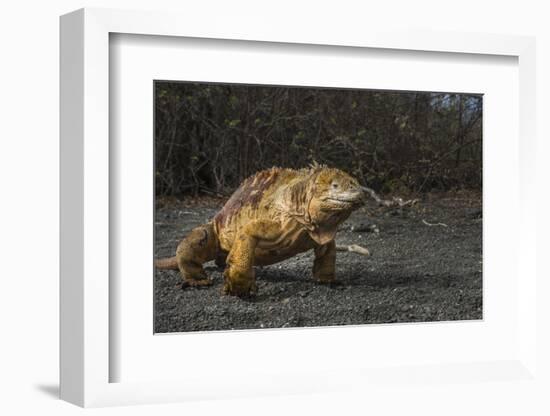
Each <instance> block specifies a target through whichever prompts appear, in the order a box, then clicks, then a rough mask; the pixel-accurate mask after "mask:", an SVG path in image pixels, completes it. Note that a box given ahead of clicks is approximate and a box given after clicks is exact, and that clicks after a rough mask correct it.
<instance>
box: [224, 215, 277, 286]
mask: <svg viewBox="0 0 550 416" xmlns="http://www.w3.org/2000/svg"><path fill="white" fill-rule="evenodd" d="M279 233H280V226H279V224H278V223H276V222H272V221H260V220H257V221H251V222H249V223H248V224H247V225H246V226H244V227H243V228H242V230H241V231H240V232H239V233H238V234H237V236H236V237H235V241H234V242H233V246H232V247H231V251H230V252H229V255H228V256H227V259H226V262H227V268H226V269H225V272H224V274H223V275H224V281H225V282H224V286H223V293H224V294H227V295H236V296H248V295H255V294H256V292H257V287H256V276H255V274H254V252H255V250H256V246H257V245H258V243H259V242H261V241H262V240H267V241H270V240H274V239H276V238H277V237H278V236H279Z"/></svg>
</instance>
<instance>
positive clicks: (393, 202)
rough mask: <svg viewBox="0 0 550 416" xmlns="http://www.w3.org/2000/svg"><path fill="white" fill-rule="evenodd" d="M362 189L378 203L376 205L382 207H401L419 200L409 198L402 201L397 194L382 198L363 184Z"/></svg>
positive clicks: (411, 204)
mask: <svg viewBox="0 0 550 416" xmlns="http://www.w3.org/2000/svg"><path fill="white" fill-rule="evenodd" d="M363 189H364V190H365V192H367V193H368V194H369V195H370V196H371V197H372V198H373V199H374V200H375V201H376V202H377V203H378V205H380V206H383V207H388V208H389V207H394V206H398V207H400V208H402V207H406V206H413V205H414V204H416V203H417V202H418V201H419V200H418V199H409V200H407V201H404V200H403V198H400V197H398V196H394V197H393V198H392V199H382V198H380V197H379V196H378V194H377V193H376V192H374V190H373V189H371V188H368V187H366V186H363Z"/></svg>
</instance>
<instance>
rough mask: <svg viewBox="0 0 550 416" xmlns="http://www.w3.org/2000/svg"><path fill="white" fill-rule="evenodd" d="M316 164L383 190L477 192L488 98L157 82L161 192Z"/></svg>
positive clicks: (225, 184)
mask: <svg viewBox="0 0 550 416" xmlns="http://www.w3.org/2000/svg"><path fill="white" fill-rule="evenodd" d="M313 162H318V163H324V164H327V165H329V166H333V167H338V168H341V169H343V170H345V171H347V172H349V173H351V174H353V175H355V176H356V177H357V178H358V179H359V180H360V181H361V182H362V183H364V184H368V185H369V186H370V187H372V188H373V189H375V190H376V191H378V192H382V193H391V192H401V193H403V192H414V193H423V192H431V191H449V190H456V189H471V190H481V184H482V97H481V96H480V95H472V94H451V93H429V92H396V91H381V90H348V89H332V88H330V89H322V88H302V87H280V86H248V85H241V84H207V83H186V82H164V81H156V82H155V171H156V172H155V175H156V176H155V188H156V194H157V196H176V197H182V196H185V195H193V196H197V195H200V194H210V195H222V196H226V195H228V194H230V193H231V192H232V191H233V190H234V189H235V188H236V187H237V186H238V185H239V183H240V182H241V181H242V180H243V179H244V178H246V177H248V176H249V175H251V174H253V173H255V172H257V171H259V170H261V169H265V168H269V167H271V166H281V167H291V168H301V167H304V166H308V165H309V164H311V163H313Z"/></svg>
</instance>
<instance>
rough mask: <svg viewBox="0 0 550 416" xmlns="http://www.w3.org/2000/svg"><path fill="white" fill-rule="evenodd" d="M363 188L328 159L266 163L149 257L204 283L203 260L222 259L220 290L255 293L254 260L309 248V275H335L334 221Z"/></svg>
mask: <svg viewBox="0 0 550 416" xmlns="http://www.w3.org/2000/svg"><path fill="white" fill-rule="evenodd" d="M365 195H366V194H365V190H364V188H363V187H361V186H360V185H359V183H358V182H357V180H356V179H355V178H353V177H351V176H350V175H348V174H347V173H345V172H343V171H341V170H338V169H333V168H328V167H326V166H320V165H316V166H312V167H310V168H304V169H299V170H295V169H282V168H271V169H268V170H263V171H260V172H258V173H256V174H255V175H253V176H251V177H249V178H248V179H246V180H244V181H243V182H242V183H241V185H240V186H239V188H238V189H237V190H236V191H235V192H234V193H233V195H232V196H231V197H230V198H229V200H228V201H227V202H226V204H225V205H224V206H223V208H222V209H221V210H220V211H219V212H218V213H217V214H216V215H215V216H214V218H213V219H212V220H211V221H210V222H208V223H206V224H204V225H200V226H198V227H196V228H194V229H193V230H192V231H191V232H190V233H189V235H187V237H185V238H184V239H183V240H182V241H181V242H180V244H179V245H178V247H177V249H176V255H175V256H174V257H171V258H167V259H160V260H157V261H156V262H155V264H156V267H157V268H159V269H175V270H176V269H179V271H180V273H181V276H182V278H183V281H184V284H185V285H188V286H205V285H210V284H211V283H212V280H211V279H209V278H208V277H207V275H206V273H205V271H204V269H203V267H202V265H203V264H204V263H206V262H208V261H211V260H215V261H216V263H217V264H218V265H219V266H225V271H224V285H223V293H224V294H229V295H237V296H247V295H254V294H256V292H257V286H256V278H255V275H254V266H255V265H269V264H274V263H278V262H280V261H282V260H285V259H288V258H290V257H292V256H295V255H296V254H298V253H302V252H305V251H307V250H311V249H313V251H314V253H315V260H314V263H313V278H314V279H315V280H317V281H318V282H321V283H330V282H333V281H334V279H335V261H336V244H335V241H334V237H335V234H336V230H337V227H338V225H339V224H341V223H342V222H343V221H345V220H346V219H347V218H348V217H349V215H350V214H351V212H352V211H353V210H355V209H357V208H359V207H360V206H361V205H362V204H363V203H364V199H365Z"/></svg>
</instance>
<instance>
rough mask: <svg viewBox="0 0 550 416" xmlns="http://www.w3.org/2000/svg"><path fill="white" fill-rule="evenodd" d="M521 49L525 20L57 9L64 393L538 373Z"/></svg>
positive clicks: (232, 391)
mask: <svg viewBox="0 0 550 416" xmlns="http://www.w3.org/2000/svg"><path fill="white" fill-rule="evenodd" d="M182 21H184V22H185V24H182ZM199 23H200V24H199ZM304 36H305V37H304ZM534 68H535V48H534V39H531V38H527V37H517V36H508V35H498V36H497V35H483V34H465V33H460V34H453V33H439V34H437V36H434V34H433V33H424V32H410V33H399V32H379V31H376V30H370V31H369V30H365V31H364V32H362V33H360V34H350V33H341V34H339V35H337V34H334V33H333V34H327V33H325V32H323V31H322V30H320V29H319V30H315V28H314V27H313V28H312V30H311V31H309V32H308V34H307V36H306V35H304V34H303V33H301V32H300V31H294V30H284V31H283V30H282V29H281V28H278V27H276V26H269V25H266V26H265V27H263V28H262V30H258V28H257V27H256V28H255V27H253V26H250V27H247V26H243V30H242V31H241V32H240V34H235V33H234V32H233V31H232V27H231V26H230V25H228V24H227V25H224V24H223V23H222V24H213V23H212V24H209V25H204V22H194V21H193V20H192V19H189V18H184V17H182V16H176V15H171V14H165V13H145V12H133V11H132V12H130V11H115V10H106V9H101V10H99V9H83V10H79V11H76V12H73V13H71V14H68V15H65V16H63V17H62V18H61V252H62V258H61V397H62V398H63V399H65V400H67V401H70V402H72V403H75V404H78V405H81V406H105V405H117V404H138V403H158V402H166V401H185V400H194V399H208V398H232V397H253V396H261V395H272V394H300V393H320V392H332V391H357V392H359V391H361V390H362V389H367V388H368V389H369V390H371V391H380V392H383V391H385V387H384V386H386V387H387V385H388V384H390V385H391V386H392V388H394V389H396V390H406V389H407V386H411V385H412V384H419V383H420V385H422V386H424V387H425V388H427V389H428V388H430V386H432V387H433V386H434V385H438V386H439V385H441V384H448V383H466V384H467V385H469V386H472V388H477V389H479V388H484V389H486V392H487V397H488V398H490V397H491V395H498V390H497V388H496V387H494V386H495V385H498V383H502V382H503V381H505V382H507V383H511V384H510V385H514V383H518V384H519V383H521V384H522V385H523V386H525V383H534V384H536V383H538V379H537V377H536V369H537V364H536V361H535V349H536V345H537V339H536V323H535V322H536V319H535V318H536V302H534V301H533V300H534V298H535V285H536V273H535V270H534V267H535V266H534V261H533V256H534V252H535V250H534V247H535V236H534V232H533V231H532V230H534V229H535V224H534V219H533V217H532V216H530V215H529V212H532V210H533V209H534V208H533V205H534V202H533V198H532V196H533V194H534V191H533V189H532V186H531V182H530V180H531V179H532V177H533V175H534V160H535V155H534V151H533V147H532V145H533V142H534V139H535V136H534V122H533V117H534V114H535V111H534V109H535V100H534V92H535V77H534ZM518 149H519V152H518ZM511 222H513V223H514V224H517V226H511V225H510V224H511ZM503 230H506V236H507V237H506V238H505V239H504V238H502V237H503V234H502V233H503ZM503 259H505V261H503ZM481 386H483V387H481ZM491 386H493V387H491ZM358 394H359V393H358ZM381 394H383V393H381ZM494 397H496V396H494Z"/></svg>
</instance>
